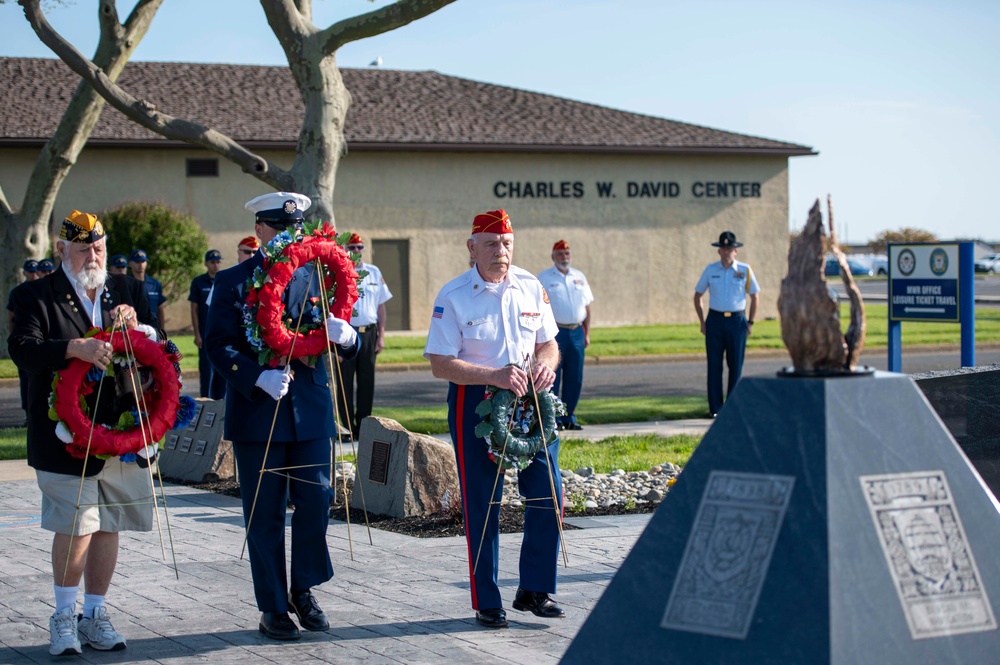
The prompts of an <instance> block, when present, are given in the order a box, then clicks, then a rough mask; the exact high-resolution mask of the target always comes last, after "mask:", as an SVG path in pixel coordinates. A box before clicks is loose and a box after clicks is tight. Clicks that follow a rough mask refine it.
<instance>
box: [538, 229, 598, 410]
mask: <svg viewBox="0 0 1000 665" xmlns="http://www.w3.org/2000/svg"><path fill="white" fill-rule="evenodd" d="M572 258H573V257H572V253H571V252H570V248H569V243H568V242H566V241H565V240H559V241H557V242H556V244H554V245H553V246H552V263H553V264H554V265H553V266H552V267H551V268H549V269H548V270H543V271H542V272H540V273H538V281H540V282H541V283H542V286H543V287H545V292H546V293H548V294H549V301H550V304H551V305H552V315H553V316H555V319H556V325H558V326H559V334H558V335H556V343H557V344H558V345H559V358H560V359H559V367H557V368H556V382H555V383H554V384H553V385H552V392H554V393H555V394H556V395H557V396H558V397H560V398H561V399H562V401H563V403H565V404H566V415H565V416H559V417H558V418H557V419H556V422H557V424H558V425H559V429H583V426H582V425H580V423H578V422H576V405H577V403H578V402H579V401H580V390H581V389H582V388H583V357H584V350H585V349H586V348H587V347H588V346H590V303H592V302H594V294H593V293H592V292H591V290H590V284H588V283H587V277H586V275H584V274H583V273H582V272H580V271H579V270H577V269H576V268H573V267H572V266H571V265H570V263H571V262H572ZM560 387H561V388H562V393H561V394H560V392H559V389H560Z"/></svg>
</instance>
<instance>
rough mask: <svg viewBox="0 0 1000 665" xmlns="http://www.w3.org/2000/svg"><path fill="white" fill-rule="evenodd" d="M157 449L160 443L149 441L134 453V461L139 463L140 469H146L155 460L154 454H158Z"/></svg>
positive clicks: (158, 449)
mask: <svg viewBox="0 0 1000 665" xmlns="http://www.w3.org/2000/svg"><path fill="white" fill-rule="evenodd" d="M159 451H160V444H158V443H151V444H149V445H148V446H146V447H145V448H143V449H142V450H140V451H139V452H137V453H136V454H135V463H136V464H138V465H139V468H140V469H147V468H149V465H150V464H152V463H153V462H155V461H156V456H157V455H159V454H160V453H159Z"/></svg>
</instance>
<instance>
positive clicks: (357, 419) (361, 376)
mask: <svg viewBox="0 0 1000 665" xmlns="http://www.w3.org/2000/svg"><path fill="white" fill-rule="evenodd" d="M358 336H359V337H360V338H361V350H360V351H358V355H357V357H356V358H354V359H353V360H344V361H343V362H341V363H340V373H341V375H342V376H343V377H344V391H343V395H342V396H340V397H339V398H338V399H337V410H338V411H339V412H340V423H341V424H342V425H343V426H344V427H347V426H348V425H349V426H350V428H351V432H352V433H353V434H354V438H355V439H356V438H358V431H359V430H360V429H361V421H362V420H364V419H365V418H367V417H368V416H370V415H372V403H373V402H374V400H375V356H376V354H375V342H376V341H377V340H378V328H377V327H376V326H374V325H371V326H368V327H367V328H365V331H364V332H363V333H358ZM334 371H336V370H334ZM355 379H356V380H357V382H358V390H357V397H358V399H357V406H356V407H355V400H354V394H355V393H354V381H355ZM337 390H340V386H337ZM345 402H346V403H347V404H346V409H345V405H344V403H345Z"/></svg>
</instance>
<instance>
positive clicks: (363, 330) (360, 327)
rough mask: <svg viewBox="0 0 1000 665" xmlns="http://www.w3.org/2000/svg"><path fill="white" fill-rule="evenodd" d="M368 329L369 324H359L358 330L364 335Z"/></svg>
mask: <svg viewBox="0 0 1000 665" xmlns="http://www.w3.org/2000/svg"><path fill="white" fill-rule="evenodd" d="M366 330H368V326H358V332H359V333H361V334H362V335H364V334H365V331H366Z"/></svg>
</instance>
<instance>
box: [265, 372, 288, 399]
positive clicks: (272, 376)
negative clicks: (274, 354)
mask: <svg viewBox="0 0 1000 665" xmlns="http://www.w3.org/2000/svg"><path fill="white" fill-rule="evenodd" d="M291 382H292V375H291V374H286V373H285V371H284V370H280V369H266V370H264V371H263V372H261V373H260V376H258V377H257V386H258V387H260V389H261V390H263V391H264V392H266V393H267V394H268V395H270V396H271V398H272V399H274V400H275V401H277V400H279V399H281V398H282V397H284V396H285V395H287V394H288V384H289V383H291Z"/></svg>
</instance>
